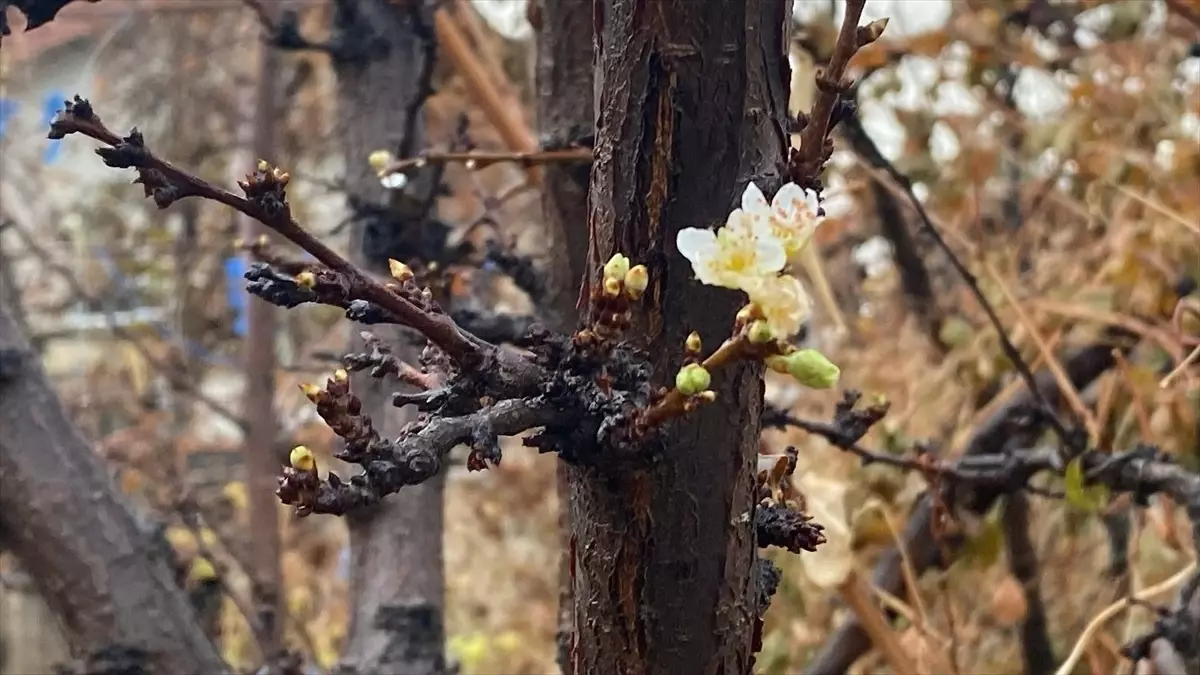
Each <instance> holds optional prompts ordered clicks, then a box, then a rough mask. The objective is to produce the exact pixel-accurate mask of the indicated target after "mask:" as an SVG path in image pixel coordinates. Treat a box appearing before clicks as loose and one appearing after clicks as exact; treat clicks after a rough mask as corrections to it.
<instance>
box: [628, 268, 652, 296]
mask: <svg viewBox="0 0 1200 675" xmlns="http://www.w3.org/2000/svg"><path fill="white" fill-rule="evenodd" d="M649 285H650V271H649V270H647V269H646V266H645V265H634V266H633V267H630V268H629V271H628V272H626V273H625V294H626V295H628V296H629V298H630V299H631V300H637V299H638V298H640V297H642V293H645V292H646V287H647V286H649Z"/></svg>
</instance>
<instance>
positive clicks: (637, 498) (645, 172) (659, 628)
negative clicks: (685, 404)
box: [569, 0, 791, 675]
mask: <svg viewBox="0 0 1200 675" xmlns="http://www.w3.org/2000/svg"><path fill="white" fill-rule="evenodd" d="M790 9H791V3H790V2H788V1H787V0H708V1H707V2H696V1H695V0H661V1H660V2H655V3H645V2H644V1H643V0H598V1H597V2H596V3H595V5H594V15H593V18H594V20H595V22H596V24H595V25H596V30H597V35H596V62H595V64H596V65H595V67H596V71H595V72H596V75H595V76H596V80H597V82H596V96H597V98H598V101H597V103H598V108H599V115H598V119H597V128H596V145H595V149H596V160H595V163H594V164H593V166H592V175H591V194H590V209H591V217H590V221H589V226H590V227H591V232H592V237H593V241H592V244H593V247H594V248H593V250H594V251H595V253H596V255H595V257H593V258H592V261H591V263H592V267H593V268H598V267H599V265H600V264H601V263H602V262H603V261H604V260H606V259H607V258H608V257H609V256H611V255H612V254H613V253H615V252H618V251H619V252H622V253H625V254H627V255H629V256H630V257H631V258H632V260H633V261H634V262H635V263H645V264H646V265H647V266H648V267H649V269H650V276H651V287H650V289H649V290H648V292H647V295H646V298H645V299H644V300H643V301H642V304H641V307H640V308H639V309H638V310H637V312H636V314H635V316H634V328H633V329H632V330H631V331H630V333H629V334H630V335H631V336H633V337H632V339H633V340H635V341H637V342H638V343H640V345H641V346H644V347H645V348H647V349H648V351H649V353H650V355H651V357H652V358H653V359H654V360H655V368H656V375H657V378H658V380H659V381H660V382H668V381H671V378H672V377H673V376H674V373H675V371H676V370H677V369H678V368H679V366H680V364H681V360H682V350H683V343H684V340H685V338H686V337H687V335H688V333H689V332H690V331H692V330H696V331H699V333H700V334H701V336H702V337H703V340H704V343H705V345H706V347H707V348H709V349H711V348H713V347H715V346H716V345H718V344H720V342H721V341H722V340H723V339H724V338H725V337H728V335H729V331H730V327H731V325H732V322H733V317H734V314H735V313H736V311H737V310H738V308H739V306H740V305H741V304H742V303H743V302H744V301H745V300H744V298H741V297H739V296H738V295H737V294H735V293H733V292H729V291H722V290H719V289H714V288H708V287H702V286H700V285H699V284H697V282H695V281H694V280H693V278H692V270H691V266H690V265H689V264H688V262H687V261H686V260H685V259H684V258H683V257H682V256H680V255H679V254H678V253H677V252H676V250H675V236H676V233H677V232H678V231H679V229H680V228H684V227H710V226H713V225H716V224H719V223H723V222H724V221H725V218H726V216H727V215H728V213H729V211H730V210H731V209H732V208H733V207H734V206H735V205H736V204H737V203H738V198H739V196H740V194H741V191H742V189H743V188H744V186H745V185H746V183H747V182H748V181H750V180H752V179H753V180H755V181H757V182H758V183H759V185H760V186H763V187H764V189H768V194H769V189H770V188H777V187H778V186H779V184H780V183H781V182H782V179H781V176H780V172H781V169H782V168H783V167H782V160H783V157H784V152H785V148H786V143H787V136H786V134H785V131H784V130H785V128H786V122H787V119H786V116H787V95H788V82H789V77H788V62H787V57H786V50H787V42H786V40H785V34H784V25H785V18H786V17H788V16H789V15H790ZM593 283H595V282H594V281H593ZM762 387H763V385H762V370H761V367H760V366H758V365H740V366H737V367H729V368H722V369H721V370H720V371H719V372H717V373H714V374H713V389H714V390H715V391H716V393H717V399H716V403H715V404H713V405H708V406H703V407H701V408H700V409H699V410H697V411H696V412H694V413H692V414H689V415H688V416H687V417H686V418H684V419H683V420H681V421H679V422H676V423H672V424H670V425H668V426H667V428H666V429H665V430H664V432H665V435H664V436H663V437H662V439H661V442H660V445H659V447H658V448H657V449H656V450H657V453H658V455H659V456H660V457H661V461H659V462H657V463H656V464H655V465H654V466H652V467H641V468H639V467H631V466H623V465H614V466H611V467H605V471H604V472H603V473H601V472H600V471H598V470H596V469H590V468H585V467H571V469H570V470H569V473H570V483H571V485H570V494H571V525H572V530H573V538H572V543H571V551H572V554H573V556H574V560H573V565H572V567H573V569H574V570H575V579H574V581H575V590H574V592H575V599H576V600H575V627H576V633H575V639H574V642H573V644H572V647H571V660H572V668H573V671H574V672H576V673H586V674H588V675H592V674H597V675H599V674H601V673H622V674H624V675H644V674H654V675H659V674H663V675H665V674H667V673H697V674H702V673H707V674H709V675H717V674H725V675H733V674H742V673H749V672H750V670H751V667H752V663H753V657H754V654H753V651H754V645H753V642H754V635H753V632H754V626H755V618H756V616H757V614H758V612H759V609H760V600H759V598H758V587H759V580H758V569H759V567H758V558H757V546H756V542H755V532H754V529H753V527H752V526H751V523H753V521H754V518H753V509H754V506H755V502H754V499H753V495H754V467H755V462H756V455H757V449H758V443H759V426H760V425H759V417H760V414H761V408H762Z"/></svg>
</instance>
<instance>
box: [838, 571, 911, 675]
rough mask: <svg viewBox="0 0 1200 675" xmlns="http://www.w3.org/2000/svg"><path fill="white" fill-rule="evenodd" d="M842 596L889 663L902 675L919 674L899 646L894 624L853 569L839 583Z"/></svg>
mask: <svg viewBox="0 0 1200 675" xmlns="http://www.w3.org/2000/svg"><path fill="white" fill-rule="evenodd" d="M838 591H839V592H840V593H841V596H842V599H843V600H845V601H846V604H847V605H848V606H849V607H850V609H851V610H853V611H854V614H855V616H857V617H858V620H859V621H860V622H862V625H863V627H864V629H865V630H866V631H867V634H868V635H870V636H871V641H872V642H873V643H875V646H876V647H877V648H878V649H879V651H881V652H883V655H884V658H886V659H887V662H888V665H890V666H891V667H892V669H893V670H895V671H896V672H897V673H899V674H900V675H917V669H916V667H914V666H913V664H912V661H911V660H909V658H908V654H906V653H905V652H904V648H903V647H901V646H900V642H899V640H897V639H896V634H895V633H893V632H892V627H891V626H889V625H888V622H887V619H885V618H884V617H883V613H882V612H880V611H879V608H878V607H876V606H875V603H873V602H871V594H870V592H869V591H868V590H867V587H866V585H865V584H864V583H863V580H862V579H861V578H859V576H858V574H857V573H855V572H851V573H850V576H849V577H848V578H847V579H846V580H845V581H844V582H842V585H841V586H839V587H838Z"/></svg>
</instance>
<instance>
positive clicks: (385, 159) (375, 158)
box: [367, 150, 392, 173]
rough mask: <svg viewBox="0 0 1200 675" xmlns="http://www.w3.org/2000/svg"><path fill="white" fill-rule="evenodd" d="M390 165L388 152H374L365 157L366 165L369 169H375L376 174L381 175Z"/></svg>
mask: <svg viewBox="0 0 1200 675" xmlns="http://www.w3.org/2000/svg"><path fill="white" fill-rule="evenodd" d="M391 163H392V153H390V152H388V151H387V150H376V151H375V152H372V153H371V154H370V155H367V164H370V165H371V168H372V169H375V172H376V173H382V172H383V170H384V169H386V168H387V167H388V165H389V164H391Z"/></svg>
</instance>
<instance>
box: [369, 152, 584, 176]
mask: <svg viewBox="0 0 1200 675" xmlns="http://www.w3.org/2000/svg"><path fill="white" fill-rule="evenodd" d="M591 161H592V149H591V148H568V149H565V150H530V151H504V150H494V151H487V150H469V151H464V152H428V153H425V154H423V155H420V156H418V157H409V158H407V159H400V160H397V161H395V162H393V163H392V164H390V165H389V166H388V167H386V168H385V169H384V170H383V172H382V173H384V174H389V173H397V172H402V171H406V170H409V169H416V168H421V167H423V166H425V165H427V164H452V163H461V164H466V165H467V168H468V169H482V168H483V167H485V166H491V165H492V164H501V163H504V162H513V163H516V164H520V165H522V166H535V165H539V164H560V163H561V164H590V163H591Z"/></svg>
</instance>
